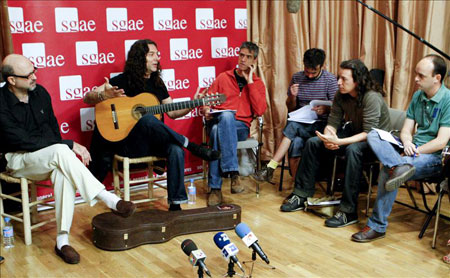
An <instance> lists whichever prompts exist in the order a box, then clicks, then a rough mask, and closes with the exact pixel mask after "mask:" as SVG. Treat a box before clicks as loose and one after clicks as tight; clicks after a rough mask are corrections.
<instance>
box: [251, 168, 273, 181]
mask: <svg viewBox="0 0 450 278" xmlns="http://www.w3.org/2000/svg"><path fill="white" fill-rule="evenodd" d="M274 171H275V169H273V168H270V167H267V168H264V169H262V170H259V171H257V172H256V173H254V174H251V175H250V178H252V179H253V180H255V181H256V182H264V181H266V182H271V181H272V178H273V172H274Z"/></svg>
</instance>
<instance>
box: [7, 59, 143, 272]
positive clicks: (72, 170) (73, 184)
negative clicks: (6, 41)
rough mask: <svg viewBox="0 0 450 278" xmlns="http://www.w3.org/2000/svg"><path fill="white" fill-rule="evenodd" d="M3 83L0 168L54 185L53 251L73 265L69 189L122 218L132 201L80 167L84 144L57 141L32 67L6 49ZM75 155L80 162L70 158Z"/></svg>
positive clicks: (51, 115) (50, 110) (47, 98)
mask: <svg viewBox="0 0 450 278" xmlns="http://www.w3.org/2000/svg"><path fill="white" fill-rule="evenodd" d="M1 72H2V76H3V79H4V80H5V81H6V83H7V84H6V85H5V86H3V87H2V88H1V89H0V134H1V136H0V152H1V153H4V154H5V155H4V157H3V158H2V161H1V162H2V168H4V167H5V166H6V170H7V171H8V172H9V173H10V174H11V175H12V176H14V177H23V178H27V179H30V180H45V179H50V180H51V181H52V183H53V186H54V198H55V214H56V225H57V236H56V246H55V251H56V254H58V256H60V257H61V258H62V259H63V260H64V261H65V262H66V263H70V264H76V263H78V262H79V261H80V255H79V254H78V253H77V252H76V251H75V249H74V248H73V247H72V246H70V244H69V231H70V226H71V225H72V218H73V212H74V202H75V191H76V190H78V192H79V193H80V195H81V197H83V199H84V200H85V202H87V203H88V204H89V205H91V206H93V205H94V204H95V203H96V202H97V200H101V201H103V202H104V203H105V204H106V205H107V206H108V207H109V208H110V209H112V210H113V212H115V213H116V214H119V215H121V216H123V217H128V216H130V215H132V214H133V212H134V211H135V209H136V206H135V205H134V204H133V203H132V202H126V201H123V200H121V199H119V198H118V197H117V196H116V195H114V194H112V193H110V192H108V191H106V190H105V187H104V186H103V184H101V183H100V182H99V181H98V180H97V179H95V177H94V176H93V175H92V174H91V172H89V170H88V169H87V168H86V167H85V165H88V164H89V162H90V160H91V156H90V154H89V152H88V151H87V149H86V148H85V147H84V146H82V145H80V144H78V143H76V142H74V141H72V140H62V139H61V134H60V132H59V125H58V122H57V120H56V118H55V115H54V113H53V108H52V103H51V99H50V95H49V93H48V92H47V90H45V88H44V87H42V86H41V85H39V84H36V79H37V77H36V68H35V67H34V66H33V64H32V63H31V61H30V60H28V59H27V58H26V57H24V56H22V55H17V54H11V55H8V56H7V57H6V58H5V59H4V60H3V64H2V68H1ZM76 154H77V155H79V156H80V157H81V161H80V160H79V159H78V158H77V157H76Z"/></svg>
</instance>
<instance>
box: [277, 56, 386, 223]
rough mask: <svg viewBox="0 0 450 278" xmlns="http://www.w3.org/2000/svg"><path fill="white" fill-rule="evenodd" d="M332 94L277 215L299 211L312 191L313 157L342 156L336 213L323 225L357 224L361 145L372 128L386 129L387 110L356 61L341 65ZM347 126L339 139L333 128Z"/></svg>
mask: <svg viewBox="0 0 450 278" xmlns="http://www.w3.org/2000/svg"><path fill="white" fill-rule="evenodd" d="M338 86H339V91H338V92H337V94H336V96H335V98H334V101H333V105H332V107H331V113H330V116H329V117H328V124H327V126H326V128H325V132H324V133H323V134H322V133H320V132H317V131H316V134H317V137H312V138H310V139H308V141H306V145H305V148H304V149H303V153H302V159H301V160H300V164H299V167H298V170H297V174H296V176H295V188H294V192H293V193H292V194H291V196H290V197H289V199H288V201H287V202H286V203H285V204H283V205H282V206H281V211H287V212H289V211H296V210H301V209H304V208H305V205H304V203H305V201H306V199H307V198H308V197H312V196H313V195H314V191H315V181H316V180H315V178H316V175H317V173H318V171H319V168H320V160H319V157H323V156H325V155H328V156H329V155H331V156H334V155H336V154H345V157H346V168H345V182H344V190H343V192H342V200H341V204H340V207H339V211H338V212H337V213H336V215H334V216H333V217H332V218H330V219H328V220H326V221H325V225H326V226H328V227H343V226H347V225H350V224H353V223H356V222H358V213H357V201H358V194H359V184H360V181H361V175H362V164H363V162H364V159H367V157H370V156H371V155H373V154H371V150H370V148H369V145H368V144H367V142H366V137H367V134H368V133H369V132H370V131H371V130H372V128H380V129H383V130H389V129H390V126H391V123H390V119H389V110H388V108H387V106H386V103H385V102H384V100H383V95H384V92H383V91H382V89H381V88H380V86H379V85H378V84H377V83H375V82H374V81H373V80H372V78H371V77H370V75H369V71H368V70H367V68H366V66H365V65H364V63H363V62H361V61H360V60H356V59H355V60H349V61H344V62H342V63H341V65H340V68H339V79H338ZM344 121H345V122H348V121H351V123H347V124H346V127H345V129H344V130H343V132H341V133H343V134H342V135H341V134H339V136H338V134H337V133H338V129H339V128H340V127H341V125H342V123H343V122H344Z"/></svg>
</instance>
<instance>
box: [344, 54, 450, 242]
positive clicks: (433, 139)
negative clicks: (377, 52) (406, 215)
mask: <svg viewBox="0 0 450 278" xmlns="http://www.w3.org/2000/svg"><path fill="white" fill-rule="evenodd" d="M415 71H416V77H415V82H416V84H417V86H418V89H419V90H418V91H417V92H415V93H414V95H413V97H412V100H411V103H410V104H409V107H408V111H407V112H406V119H405V123H404V124H403V128H402V130H401V132H400V139H401V141H402V143H403V146H404V148H403V149H399V148H397V147H394V146H393V145H392V144H390V143H389V142H387V141H384V140H382V139H381V138H380V136H379V135H378V133H377V132H375V131H372V132H370V133H369V135H368V136H367V142H368V144H369V146H370V148H371V149H372V150H373V152H374V153H375V155H376V156H377V158H378V160H379V161H380V162H381V163H382V164H383V169H382V171H381V173H380V176H379V183H378V193H377V198H376V201H375V205H374V208H373V213H372V216H371V217H370V218H369V220H368V221H367V226H366V227H364V229H363V230H361V231H360V232H358V233H356V234H354V235H352V240H354V241H357V242H369V241H372V240H375V239H379V238H383V237H384V236H385V234H386V228H387V226H388V221H387V218H388V216H389V214H390V213H391V209H392V205H393V204H394V201H395V198H396V196H397V192H398V188H399V186H400V185H402V184H403V183H404V182H405V181H407V180H409V179H412V180H415V179H422V178H426V177H432V176H435V175H438V174H439V173H440V171H441V170H442V164H441V156H440V154H441V151H442V149H443V148H444V147H445V146H446V145H448V143H449V140H450V90H449V89H448V88H446V87H445V86H444V82H443V80H444V77H445V76H446V74H447V67H446V64H445V61H444V59H442V58H441V57H440V56H437V55H428V56H425V57H424V58H423V59H422V60H420V61H419V63H418V64H417V66H416V69H415ZM416 125H417V130H416ZM399 152H403V155H400V154H399Z"/></svg>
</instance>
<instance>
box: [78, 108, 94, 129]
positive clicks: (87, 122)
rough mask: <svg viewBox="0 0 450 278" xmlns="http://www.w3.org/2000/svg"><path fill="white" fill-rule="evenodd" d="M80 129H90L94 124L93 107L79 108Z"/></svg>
mask: <svg viewBox="0 0 450 278" xmlns="http://www.w3.org/2000/svg"><path fill="white" fill-rule="evenodd" d="M80 124H81V131H83V132H86V131H92V130H94V126H95V108H94V107H87V108H80Z"/></svg>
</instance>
